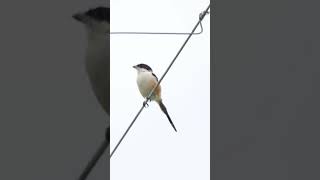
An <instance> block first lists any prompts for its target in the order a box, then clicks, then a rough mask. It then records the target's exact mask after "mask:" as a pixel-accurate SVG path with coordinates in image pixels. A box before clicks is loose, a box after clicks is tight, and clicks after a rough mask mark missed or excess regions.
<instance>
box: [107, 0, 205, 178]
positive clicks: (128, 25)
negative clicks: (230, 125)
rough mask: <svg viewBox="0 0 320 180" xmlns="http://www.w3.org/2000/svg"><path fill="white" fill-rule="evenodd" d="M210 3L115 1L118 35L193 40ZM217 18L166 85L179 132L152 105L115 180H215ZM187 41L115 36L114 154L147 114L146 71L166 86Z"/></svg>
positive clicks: (115, 169)
mask: <svg viewBox="0 0 320 180" xmlns="http://www.w3.org/2000/svg"><path fill="white" fill-rule="evenodd" d="M208 4H209V1H208V0H188V1H185V0H174V1H172V0H161V1H150V0H135V1H130V0H111V4H110V5H111V7H112V8H111V32H115V31H151V32H159V31H160V32H190V31H191V30H192V28H193V27H194V25H195V24H196V22H197V21H198V15H199V13H200V12H202V11H203V10H205V8H206V7H207V6H208ZM209 20H210V16H207V17H206V18H205V19H204V21H203V28H204V33H203V34H201V35H197V36H192V38H191V39H190V41H189V42H188V44H187V46H186V47H185V49H184V50H183V51H182V53H181V54H180V56H179V57H178V59H177V61H176V62H175V63H174V65H173V66H172V68H171V70H170V71H169V73H168V74H167V75H166V77H165V78H164V79H163V81H162V83H161V86H162V98H163V102H164V104H165V105H166V107H167V109H168V112H169V114H170V116H171V118H172V121H173V122H174V124H175V126H176V128H177V130H178V132H175V131H174V130H173V128H172V127H171V125H170V123H169V121H168V119H167V118H166V116H165V115H164V114H163V113H162V112H161V110H160V108H159V107H158V105H157V104H156V103H155V102H152V103H149V107H148V108H145V109H144V110H143V112H142V113H141V115H140V116H139V118H138V119H137V121H136V123H135V124H134V125H133V127H132V128H131V130H130V131H129V133H128V134H127V136H126V138H125V139H124V141H123V142H122V144H121V145H120V146H119V148H118V150H117V151H116V153H115V154H114V155H113V157H112V158H111V161H110V163H111V179H112V180H123V179H139V180H150V179H152V180H163V179H166V180H177V179H184V180H194V179H200V180H209V179H210V169H209V165H210V136H209V135H210V110H209V107H210V88H209V87H210V77H209V74H210V67H209V65H210V51H209V48H210V41H209V39H210V22H209ZM186 38H187V36H172V35H171V36H163V35H111V40H110V41H111V42H110V43H111V148H110V151H112V150H113V148H114V147H115V144H116V143H117V142H118V140H119V139H120V138H121V136H122V134H123V133H124V132H125V130H126V128H127V127H128V126H129V124H130V123H131V121H132V119H133V118H134V116H135V115H136V113H137V112H138V111H139V109H140V108H141V106H142V102H143V100H144V99H143V98H142V96H141V95H140V93H139V90H138V87H137V84H136V76H137V72H136V70H135V69H133V68H132V66H133V65H136V64H138V63H145V64H148V65H149V66H151V68H152V69H153V71H154V73H155V74H156V75H157V76H158V78H160V77H161V76H162V74H163V73H164V71H165V70H166V68H167V67H168V65H169V64H170V62H171V60H172V59H173V58H174V56H175V55H176V53H177V51H178V50H179V48H180V47H181V45H182V43H183V42H184V41H185V39H186Z"/></svg>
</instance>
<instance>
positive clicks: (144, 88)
mask: <svg viewBox="0 0 320 180" xmlns="http://www.w3.org/2000/svg"><path fill="white" fill-rule="evenodd" d="M133 68H135V69H136V70H137V85H138V89H139V91H140V93H141V95H142V96H143V97H144V98H147V97H148V96H149V94H150V93H151V91H152V89H153V88H154V87H155V86H156V85H157V83H158V78H157V76H156V75H155V74H154V73H153V71H152V69H151V67H150V66H148V65H146V64H143V63H141V64H138V65H135V66H133ZM150 101H156V102H157V103H158V105H159V106H160V109H161V110H162V112H163V113H164V114H165V115H166V116H167V118H168V120H169V122H170V124H171V126H172V127H173V129H174V130H175V131H176V132H177V129H176V127H175V126H174V124H173V122H172V120H171V118H170V116H169V113H168V111H167V108H166V106H165V105H164V104H163V101H162V98H161V86H160V85H158V87H157V88H156V89H155V90H154V92H153V93H152V95H151V97H150Z"/></svg>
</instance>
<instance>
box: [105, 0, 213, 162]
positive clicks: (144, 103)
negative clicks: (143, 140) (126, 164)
mask: <svg viewBox="0 0 320 180" xmlns="http://www.w3.org/2000/svg"><path fill="white" fill-rule="evenodd" d="M209 8H210V4H209V6H208V7H207V9H206V10H205V11H204V12H203V13H201V14H200V16H199V20H198V22H197V24H196V25H195V27H194V28H193V29H192V31H191V33H189V36H188V38H187V39H186V40H185V42H184V43H183V44H182V46H181V48H180V49H179V51H178V53H177V54H176V56H175V57H174V58H173V60H172V61H171V63H170V65H169V66H168V68H167V70H166V71H165V73H164V74H163V75H162V77H161V78H160V80H159V81H158V83H157V85H156V86H155V87H154V88H153V89H152V90H151V91H150V93H149V95H148V96H147V98H146V100H145V101H144V102H143V105H142V107H141V108H140V110H139V112H138V113H137V115H136V116H135V117H134V119H133V121H132V122H131V124H130V125H129V127H128V128H127V130H126V131H125V133H124V134H123V135H122V137H121V139H120V140H119V142H118V143H117V145H116V147H115V148H114V149H113V151H112V153H111V155H110V159H111V157H112V155H113V154H114V153H115V151H116V150H117V149H118V147H119V145H120V144H121V142H122V140H123V139H124V137H125V136H126V135H127V133H128V132H129V130H130V128H131V127H132V125H133V124H134V122H135V121H136V120H137V118H138V116H139V115H140V113H141V112H142V110H143V108H144V107H145V105H146V104H147V103H148V101H150V97H151V95H152V94H153V91H154V90H155V89H156V88H157V87H158V86H159V84H160V83H161V81H162V79H163V78H164V77H165V76H166V74H167V73H168V71H169V70H170V68H171V66H172V65H173V63H174V62H175V61H176V59H177V57H178V56H179V55H180V53H181V51H182V50H183V48H184V47H185V45H186V44H187V42H188V41H189V39H190V38H191V36H192V35H193V33H194V31H195V30H196V29H197V27H198V26H199V24H200V23H201V21H202V20H203V18H204V17H205V15H206V14H207V13H208V10H209Z"/></svg>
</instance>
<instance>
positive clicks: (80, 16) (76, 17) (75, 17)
mask: <svg viewBox="0 0 320 180" xmlns="http://www.w3.org/2000/svg"><path fill="white" fill-rule="evenodd" d="M72 17H73V18H74V19H75V20H77V21H80V22H83V14H81V13H77V14H74V15H73V16H72Z"/></svg>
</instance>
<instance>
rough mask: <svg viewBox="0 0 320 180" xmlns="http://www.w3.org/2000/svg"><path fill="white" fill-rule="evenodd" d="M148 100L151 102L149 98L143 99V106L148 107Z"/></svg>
mask: <svg viewBox="0 0 320 180" xmlns="http://www.w3.org/2000/svg"><path fill="white" fill-rule="evenodd" d="M148 101H149V102H151V99H148V98H146V100H145V101H143V106H144V107H146V108H147V107H149V104H148Z"/></svg>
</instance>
